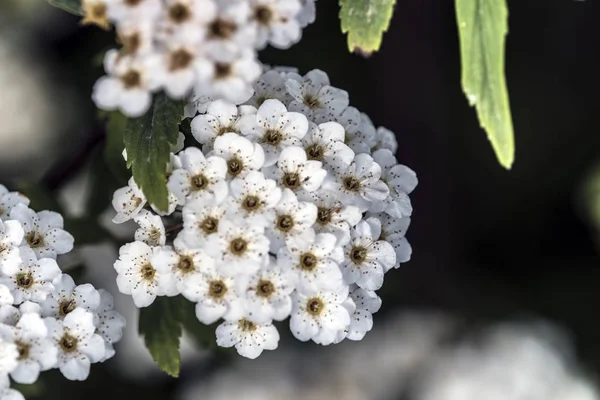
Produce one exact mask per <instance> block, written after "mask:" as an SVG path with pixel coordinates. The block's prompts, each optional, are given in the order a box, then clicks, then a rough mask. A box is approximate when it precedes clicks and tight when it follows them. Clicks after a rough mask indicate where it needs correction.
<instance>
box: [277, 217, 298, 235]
mask: <svg viewBox="0 0 600 400" xmlns="http://www.w3.org/2000/svg"><path fill="white" fill-rule="evenodd" d="M293 227H294V219H293V218H292V217H291V216H289V215H280V216H279V217H277V228H278V229H279V230H280V231H283V232H289V231H290V230H291V229H292V228H293Z"/></svg>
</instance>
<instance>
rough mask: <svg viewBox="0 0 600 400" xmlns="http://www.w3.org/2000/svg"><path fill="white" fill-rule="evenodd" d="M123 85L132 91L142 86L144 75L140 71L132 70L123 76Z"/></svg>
mask: <svg viewBox="0 0 600 400" xmlns="http://www.w3.org/2000/svg"><path fill="white" fill-rule="evenodd" d="M121 83H123V86H125V89H131V88H135V87H138V86H141V84H142V75H141V74H140V73H139V72H138V71H136V70H133V69H130V70H129V71H127V72H125V73H124V74H123V75H121Z"/></svg>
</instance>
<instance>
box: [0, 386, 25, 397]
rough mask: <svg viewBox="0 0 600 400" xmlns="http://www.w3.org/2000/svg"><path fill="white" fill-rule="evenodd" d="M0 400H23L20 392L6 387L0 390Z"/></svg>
mask: <svg viewBox="0 0 600 400" xmlns="http://www.w3.org/2000/svg"><path fill="white" fill-rule="evenodd" d="M0 399H2V400H25V397H23V395H22V394H21V392H19V391H17V390H15V389H11V388H9V387H8V386H7V387H5V388H0Z"/></svg>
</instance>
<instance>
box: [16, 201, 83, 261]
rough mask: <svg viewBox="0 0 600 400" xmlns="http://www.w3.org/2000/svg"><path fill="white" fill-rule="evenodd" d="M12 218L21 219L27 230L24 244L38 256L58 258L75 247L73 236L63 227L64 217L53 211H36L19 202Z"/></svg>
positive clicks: (24, 228) (24, 229)
mask: <svg viewBox="0 0 600 400" xmlns="http://www.w3.org/2000/svg"><path fill="white" fill-rule="evenodd" d="M10 218H11V219H15V220H17V221H19V222H20V223H21V225H22V227H23V231H24V232H25V236H24V238H23V242H22V243H21V245H22V246H28V247H30V248H31V249H32V250H33V251H34V252H35V254H36V256H37V257H39V258H42V257H49V258H56V255H57V254H65V253H68V252H69V251H71V250H72V249H73V242H74V239H73V236H71V234H70V233H69V232H67V231H65V230H64V229H63V226H64V222H63V217H62V216H61V215H60V214H59V213H56V212H53V211H40V212H39V213H37V214H36V212H35V211H33V210H31V209H30V208H28V207H27V206H26V205H25V204H17V205H16V206H14V207H13V209H12V210H11V212H10Z"/></svg>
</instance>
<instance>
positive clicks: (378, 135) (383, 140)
mask: <svg viewBox="0 0 600 400" xmlns="http://www.w3.org/2000/svg"><path fill="white" fill-rule="evenodd" d="M375 141H376V143H375V146H374V150H379V149H388V150H390V151H391V152H392V154H394V153H396V150H398V142H397V141H396V135H395V134H394V132H392V131H390V130H389V129H387V128H384V127H383V126H380V127H379V128H377V132H375Z"/></svg>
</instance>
